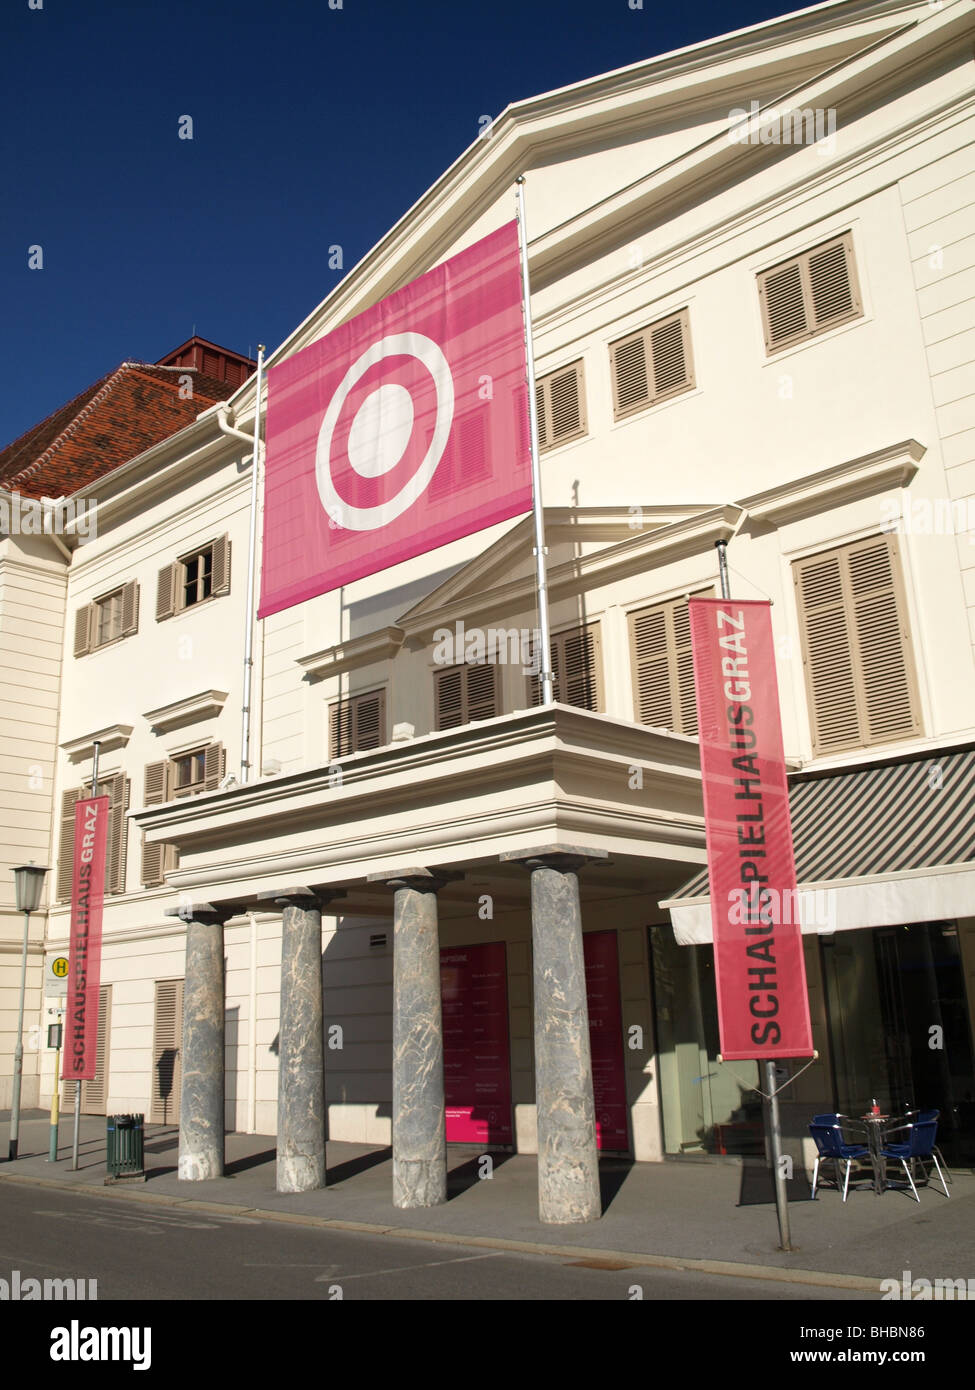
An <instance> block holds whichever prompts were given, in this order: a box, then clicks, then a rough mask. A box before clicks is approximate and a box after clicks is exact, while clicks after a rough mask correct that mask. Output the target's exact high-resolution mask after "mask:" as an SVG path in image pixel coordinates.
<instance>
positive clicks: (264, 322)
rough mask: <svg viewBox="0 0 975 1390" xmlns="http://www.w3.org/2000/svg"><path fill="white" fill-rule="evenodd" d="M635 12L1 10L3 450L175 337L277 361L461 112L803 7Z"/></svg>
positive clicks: (318, 6) (462, 131) (415, 188)
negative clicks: (186, 125)
mask: <svg viewBox="0 0 975 1390" xmlns="http://www.w3.org/2000/svg"><path fill="white" fill-rule="evenodd" d="M34 3H35V4H37V3H38V0H34ZM331 3H332V4H333V5H334V4H336V3H337V0H331ZM643 3H644V8H643V9H642V10H641V9H632V8H630V0H520V3H519V0H492V2H491V3H490V4H480V3H477V2H476V0H466V2H465V0H453V3H448V2H447V0H411V2H407V0H342V7H341V9H338V8H330V4H329V0H276V3H264V4H259V3H254V0H237V3H234V4H229V3H223V0H198V2H197V3H189V0H166V3H145V0H135V2H133V0H124V3H123V2H122V0H96V3H93V4H91V3H86V4H81V3H79V2H78V0H43V7H42V8H41V9H31V8H30V7H29V0H6V4H5V5H4V6H3V13H2V16H0V55H2V56H0V77H2V86H0V102H2V108H3V119H2V130H0V175H2V181H3V182H2V194H0V209H2V210H0V309H2V324H3V333H2V339H0V382H2V389H0V444H6V443H8V442H9V441H10V440H12V439H14V438H15V437H16V436H18V435H19V434H21V433H23V431H24V430H25V429H27V428H29V427H30V426H31V425H33V424H34V423H36V422H37V421H38V420H40V419H42V418H43V417H44V416H46V415H47V414H49V413H50V411H52V410H53V409H55V408H56V407H57V406H59V405H60V404H62V403H63V402H64V401H66V400H68V399H69V398H70V397H71V396H73V395H76V394H77V393H78V392H79V391H81V390H83V389H84V387H85V386H87V385H88V384H89V383H90V382H92V381H94V380H96V379H97V378H98V377H99V376H101V375H103V374H104V373H105V372H107V371H109V370H111V369H112V368H113V367H115V366H117V364H118V363H119V362H120V361H122V360H124V359H125V358H140V359H143V360H147V361H154V360H155V359H157V358H159V357H161V356H162V355H163V354H164V353H166V352H168V351H170V350H171V349H172V348H174V347H176V346H177V345H178V344H179V343H181V342H183V341H184V340H185V339H186V338H188V337H189V336H190V334H191V333H192V332H193V331H194V328H195V331H196V332H198V333H199V334H201V335H202V336H203V337H206V338H210V339H213V340H214V341H216V342H218V343H222V344H224V345H225V346H227V347H231V348H234V349H236V350H237V351H242V352H248V351H250V352H251V353H252V354H253V353H254V351H255V349H256V344H257V342H258V341H262V342H264V343H266V344H267V345H268V348H273V347H276V346H277V344H278V343H280V342H281V340H282V339H283V338H284V337H285V336H286V335H287V334H288V332H290V330H291V329H292V328H293V327H294V326H295V325H296V324H297V323H298V322H300V320H301V319H303V318H305V317H306V315H307V314H308V313H310V312H311V310H312V309H313V308H314V306H315V305H316V304H317V303H318V302H319V301H320V300H321V299H323V298H324V297H325V295H326V294H327V293H328V292H329V290H330V289H332V288H333V287H334V285H335V284H336V283H337V281H338V280H339V279H340V278H341V274H342V273H343V272H341V271H339V270H335V269H330V268H329V265H328V248H329V246H331V245H336V244H337V245H340V246H341V247H342V249H343V259H344V268H345V270H348V269H349V268H351V267H352V266H353V265H354V264H355V263H356V261H357V260H359V259H360V257H361V256H362V255H363V254H364V253H365V252H366V251H367V250H368V249H369V248H370V247H371V246H372V245H373V244H374V243H375V242H376V241H377V240H378V239H379V238H380V237H381V236H382V235H383V233H384V232H385V231H386V230H387V229H388V228H389V227H390V226H391V225H392V224H393V223H394V222H396V221H397V220H398V218H399V217H400V216H401V215H402V214H403V212H405V211H406V209H407V208H408V207H409V206H410V205H411V204H412V203H413V202H414V201H415V200H416V199H417V198H418V197H419V196H420V194H422V192H423V191H424V190H425V189H426V188H427V187H429V185H430V184H431V183H432V182H433V181H434V180H435V179H436V178H437V176H438V175H439V174H440V173H441V172H442V171H443V170H444V169H445V168H446V167H447V166H448V165H449V164H450V163H452V162H453V160H454V159H456V157H457V156H458V155H459V154H460V153H461V152H462V151H463V150H464V149H465V148H466V147H467V145H469V144H470V143H471V141H472V140H473V139H474V138H475V137H476V135H477V132H478V128H479V127H478V121H479V118H480V117H481V116H482V115H490V116H496V115H497V114H498V113H499V112H500V111H502V110H503V109H504V107H505V106H507V105H508V103H509V102H511V101H516V100H519V99H522V98H524V97H528V96H532V95H534V94H536V93H538V92H543V91H547V90H550V89H551V88H554V87H559V86H563V85H565V84H566V83H569V82H574V81H578V80H580V79H582V78H585V77H591V76H594V75H595V74H597V73H600V72H607V71H609V70H611V69H612V68H616V67H622V66H623V65H625V64H627V63H633V62H637V61H639V60H640V59H642V58H647V57H650V56H652V55H654V54H657V53H663V52H667V51H668V50H670V49H673V48H678V47H681V46H682V45H684V44H689V43H696V42H699V41H700V40H702V39H706V38H710V37H713V36H715V35H718V34H723V33H727V32H729V31H731V30H733V29H738V28H742V27H744V26H746V25H749V24H756V23H759V22H761V21H762V20H765V19H769V18H772V17H773V16H775V15H778V14H783V13H788V12H789V11H790V10H791V9H798V8H800V6H799V5H798V4H794V5H790V4H789V3H788V0H733V2H732V3H716V2H715V0H698V3H696V4H694V5H683V6H680V5H677V6H667V5H663V4H661V3H660V0H643ZM184 115H190V116H192V119H193V139H192V140H185V139H180V138H179V136H178V130H179V121H180V117H181V116H184ZM34 245H39V246H41V247H42V249H43V269H41V270H30V269H29V268H28V247H30V246H34Z"/></svg>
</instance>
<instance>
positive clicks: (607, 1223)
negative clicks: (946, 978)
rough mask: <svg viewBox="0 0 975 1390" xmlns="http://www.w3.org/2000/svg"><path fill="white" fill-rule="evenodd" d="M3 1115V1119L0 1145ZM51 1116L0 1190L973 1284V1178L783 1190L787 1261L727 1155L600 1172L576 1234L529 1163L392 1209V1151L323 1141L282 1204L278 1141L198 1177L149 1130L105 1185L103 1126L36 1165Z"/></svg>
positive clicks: (504, 1165) (24, 1131) (465, 1170)
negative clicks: (599, 1205)
mask: <svg viewBox="0 0 975 1390" xmlns="http://www.w3.org/2000/svg"><path fill="white" fill-rule="evenodd" d="M7 1118H8V1117H7V1116H5V1115H0V1139H2V1141H3V1152H5V1151H6V1135H7ZM49 1132H50V1131H49V1126H48V1116H47V1115H46V1113H44V1114H42V1113H41V1112H38V1111H31V1112H28V1113H27V1114H25V1115H24V1116H22V1118H21V1134H20V1153H21V1157H20V1158H19V1159H18V1160H17V1161H16V1163H7V1162H0V1182H12V1183H20V1182H27V1183H36V1182H43V1183H54V1184H57V1185H58V1186H64V1187H73V1188H77V1189H78V1190H83V1191H85V1192H88V1193H97V1194H98V1195H99V1196H108V1197H121V1198H124V1199H126V1200H133V1199H135V1200H142V1201H145V1200H148V1201H167V1202H179V1203H183V1202H193V1203H199V1202H203V1203H207V1204H214V1205H215V1206H217V1207H228V1208H233V1209H235V1210H236V1211H238V1212H240V1211H248V1212H261V1213H262V1214H264V1215H266V1216H267V1217H268V1218H269V1219H274V1220H279V1221H282V1222H289V1221H292V1222H294V1221H297V1222H301V1223H307V1224H312V1225H316V1226H318V1225H321V1226H329V1225H335V1226H343V1227H350V1226H351V1227H352V1228H353V1229H363V1230H369V1231H375V1232H395V1233H397V1234H399V1235H405V1234H410V1235H411V1236H413V1237H415V1238H417V1239H425V1240H454V1241H457V1242H459V1243H475V1244H479V1245H480V1244H490V1245H491V1246H497V1247H500V1248H506V1249H523V1248H528V1249H531V1250H535V1251H542V1252H546V1253H547V1252H552V1251H555V1252H560V1253H571V1252H573V1251H576V1252H579V1253H581V1254H582V1255H583V1256H589V1257H591V1258H608V1259H619V1258H623V1257H627V1256H629V1257H630V1259H631V1261H632V1262H635V1263H637V1264H645V1265H646V1264H649V1265H652V1264H661V1265H664V1266H674V1265H676V1264H679V1265H681V1266H683V1267H687V1268H694V1267H700V1268H702V1269H704V1270H708V1271H711V1272H717V1273H729V1274H730V1273H736V1274H749V1275H751V1276H752V1277H756V1278H773V1277H774V1278H781V1277H782V1273H783V1271H790V1273H789V1274H787V1275H786V1276H785V1277H787V1278H790V1281H791V1280H794V1281H795V1282H798V1283H809V1284H813V1283H815V1284H826V1285H831V1286H835V1287H843V1288H861V1289H863V1290H864V1291H865V1292H879V1290H878V1283H879V1280H881V1279H890V1278H893V1279H896V1280H897V1281H898V1284H900V1282H901V1279H902V1277H903V1274H904V1271H910V1275H911V1277H912V1278H915V1279H916V1278H921V1277H923V1278H927V1279H930V1280H932V1281H933V1280H934V1279H949V1278H950V1279H959V1278H962V1279H970V1280H972V1281H973V1287H975V1173H973V1172H972V1170H971V1169H961V1170H959V1169H955V1170H953V1177H954V1183H953V1185H951V1186H950V1187H949V1192H950V1193H951V1197H950V1200H949V1199H946V1198H945V1196H944V1194H943V1193H942V1192H941V1189H940V1186H938V1185H937V1183H936V1182H935V1183H934V1184H932V1186H930V1187H927V1188H924V1187H922V1188H920V1189H919V1192H920V1197H921V1202H920V1205H918V1204H917V1203H916V1202H915V1201H914V1199H913V1198H912V1197H911V1195H910V1193H907V1194H906V1195H905V1193H903V1192H896V1191H888V1192H886V1193H885V1194H884V1195H883V1196H877V1195H876V1194H875V1193H874V1192H873V1190H872V1188H871V1186H870V1185H869V1184H866V1183H864V1184H863V1185H862V1186H861V1187H860V1188H859V1189H858V1190H857V1191H852V1190H851V1192H850V1195H849V1199H848V1201H847V1202H846V1205H845V1206H844V1204H843V1202H842V1199H841V1195H840V1193H839V1192H837V1191H835V1190H834V1189H833V1188H822V1189H821V1190H820V1193H819V1195H818V1197H817V1200H816V1201H815V1202H812V1201H810V1200H809V1187H808V1184H807V1183H806V1181H805V1180H804V1179H796V1180H795V1181H794V1182H792V1183H790V1184H789V1187H790V1203H789V1216H790V1222H791V1227H792V1242H793V1245H794V1246H796V1247H797V1248H796V1250H795V1251H794V1252H792V1253H789V1254H786V1253H785V1252H783V1251H781V1250H779V1249H777V1245H778V1228H777V1225H776V1218H775V1204H774V1200H773V1196H772V1187H771V1182H770V1179H769V1175H768V1173H767V1172H766V1170H765V1168H764V1166H752V1165H751V1164H748V1165H739V1164H737V1163H733V1162H725V1163H720V1162H718V1163H715V1162H703V1161H701V1162H688V1161H681V1162H668V1163H640V1164H631V1163H629V1162H627V1161H624V1160H604V1162H603V1163H602V1164H601V1165H600V1177H601V1181H602V1194H603V1213H604V1214H603V1217H602V1219H601V1220H600V1221H595V1222H591V1223H586V1224H583V1225H574V1226H548V1225H542V1224H541V1223H540V1222H539V1220H538V1215H537V1188H536V1163H535V1159H534V1158H533V1157H532V1156H530V1155H525V1154H494V1155H492V1157H493V1160H494V1168H493V1176H492V1177H491V1178H490V1179H489V1180H488V1179H482V1178H480V1177H479V1169H480V1167H481V1164H480V1162H479V1159H480V1156H481V1155H480V1151H479V1150H474V1149H459V1148H453V1147H452V1148H451V1149H450V1150H448V1166H449V1179H448V1201H447V1202H446V1204H445V1205H444V1206H441V1207H433V1208H427V1209H423V1210H412V1211H399V1210H397V1209H396V1208H395V1207H393V1205H392V1202H391V1190H392V1178H391V1167H392V1159H391V1155H390V1151H389V1149H388V1148H387V1149H376V1148H373V1147H370V1146H367V1145H362V1144H340V1143H330V1144H329V1145H328V1187H327V1188H325V1189H324V1190H321V1191H317V1192H308V1193H302V1194H291V1195H282V1194H280V1193H277V1192H276V1191H275V1189H274V1181H275V1155H274V1138H273V1137H268V1136H265V1135H255V1134H228V1135H227V1142H226V1157H227V1171H226V1175H225V1176H224V1177H222V1178H216V1179H213V1180H212V1181H210V1182H199V1183H186V1182H180V1181H179V1180H178V1179H177V1177H176V1158H177V1138H178V1135H177V1131H176V1129H175V1128H174V1127H172V1126H170V1127H164V1126H161V1125H150V1126H147V1128H146V1141H145V1147H146V1169H147V1174H148V1178H147V1181H145V1182H141V1181H132V1180H130V1181H126V1182H118V1183H115V1184H112V1185H109V1186H105V1185H104V1177H105V1120H104V1118H102V1117H97V1116H91V1117H89V1116H84V1117H82V1124H81V1139H80V1145H79V1165H80V1166H79V1169H78V1171H77V1172H71V1171H70V1169H69V1161H70V1152H71V1148H70V1140H71V1133H72V1124H71V1120H70V1118H68V1119H66V1120H65V1121H64V1122H63V1123H62V1125H61V1134H60V1137H61V1146H60V1149H59V1151H58V1153H59V1161H58V1162H57V1163H50V1162H48V1161H47V1148H48V1136H49Z"/></svg>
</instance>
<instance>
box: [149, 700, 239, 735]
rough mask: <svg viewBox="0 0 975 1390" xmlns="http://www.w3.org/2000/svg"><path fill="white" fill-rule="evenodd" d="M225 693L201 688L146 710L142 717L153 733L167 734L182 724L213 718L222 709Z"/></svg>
mask: <svg viewBox="0 0 975 1390" xmlns="http://www.w3.org/2000/svg"><path fill="white" fill-rule="evenodd" d="M227 693H228V692H227V691H226V690H201V691H200V692H199V693H198V694H196V695H187V696H186V698H185V699H183V700H174V701H173V703H172V704H170V705H160V707H159V708H158V709H150V710H146V712H145V714H144V715H143V716H142V717H143V719H146V720H148V722H149V724H150V725H151V726H152V731H153V733H156V734H167V733H169V731H170V730H171V729H179V728H181V727H182V726H183V725H184V724H195V723H198V722H199V721H200V720H203V719H214V718H215V717H216V716H217V715H218V714H219V713H220V711H221V710H222V709H223V706H224V702H225V700H226V699H227Z"/></svg>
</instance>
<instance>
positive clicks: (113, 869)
mask: <svg viewBox="0 0 975 1390" xmlns="http://www.w3.org/2000/svg"><path fill="white" fill-rule="evenodd" d="M98 793H99V795H100V796H107V797H108V799H109V807H108V846H107V851H106V854H105V892H106V893H124V892H125V857H126V856H125V850H126V843H127V841H128V830H129V823H128V821H127V820H126V818H125V813H126V811H127V810H128V808H129V781H128V778H127V777H126V775H125V773H124V772H116V773H115V775H114V776H112V777H109V778H107V779H106V780H105V781H104V782H99V784H98Z"/></svg>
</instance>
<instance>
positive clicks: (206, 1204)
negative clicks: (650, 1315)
mask: <svg viewBox="0 0 975 1390" xmlns="http://www.w3.org/2000/svg"><path fill="white" fill-rule="evenodd" d="M0 1182H7V1183H12V1184H19V1185H22V1186H25V1187H46V1188H57V1189H58V1190H59V1191H61V1192H77V1193H80V1194H82V1195H83V1196H85V1197H112V1198H119V1197H120V1198H122V1199H123V1200H125V1201H130V1202H147V1203H150V1204H152V1205H156V1206H169V1207H179V1208H180V1209H185V1210H187V1211H201V1212H211V1213H213V1214H214V1215H217V1216H226V1215H232V1216H249V1217H252V1218H253V1219H254V1220H259V1221H277V1222H279V1223H280V1224H282V1225H290V1226H310V1227H312V1228H314V1229H319V1230H332V1231H347V1232H350V1233H353V1234H359V1235H373V1236H394V1237H399V1238H400V1239H401V1240H415V1241H425V1242H427V1243H428V1244H433V1245H464V1246H471V1247H473V1248H474V1249H481V1250H508V1251H511V1252H512V1253H513V1254H522V1255H549V1256H572V1257H574V1258H577V1259H584V1260H588V1261H592V1260H606V1261H611V1262H613V1263H614V1264H616V1265H620V1266H621V1267H623V1268H627V1267H632V1268H634V1269H636V1268H640V1267H642V1268H646V1269H669V1270H689V1271H691V1272H693V1273H695V1274H717V1275H724V1276H726V1277H729V1278H735V1279H761V1280H765V1281H766V1282H772V1283H780V1284H809V1285H812V1286H814V1287H818V1288H832V1289H848V1290H851V1291H856V1292H863V1293H873V1294H879V1293H880V1292H881V1287H880V1286H881V1280H880V1278H879V1276H878V1277H877V1278H870V1277H869V1276H866V1275H861V1274H836V1273H829V1272H826V1271H822V1270H816V1269H789V1268H779V1267H777V1266H774V1265H753V1264H743V1263H739V1262H736V1261H731V1260H699V1259H684V1258H682V1257H681V1256H679V1255H649V1254H646V1253H645V1252H642V1251H634V1250H607V1249H603V1248H601V1247H598V1246H589V1245H557V1244H552V1243H551V1242H548V1243H546V1242H542V1241H528V1240H513V1239H509V1238H507V1237H504V1236H476V1235H465V1234H463V1233H462V1232H455V1231H425V1230H417V1229H414V1228H412V1227H409V1226H389V1225H384V1224H381V1223H376V1222H370V1221H342V1220H340V1219H338V1218H336V1217H326V1216H311V1215H306V1214H304V1213H303V1212H290V1211H270V1210H268V1209H267V1208H264V1207H246V1206H240V1205H239V1204H235V1203H231V1202H213V1201H201V1200H199V1199H197V1198H194V1197H171V1196H167V1195H166V1194H164V1193H161V1192H160V1193H156V1192H145V1191H137V1190H135V1189H134V1188H118V1187H114V1186H109V1187H95V1186H92V1185H91V1184H89V1183H65V1182H60V1181H58V1180H57V1179H53V1178H35V1177H28V1176H26V1175H22V1174H19V1173H16V1174H14V1173H0Z"/></svg>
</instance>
